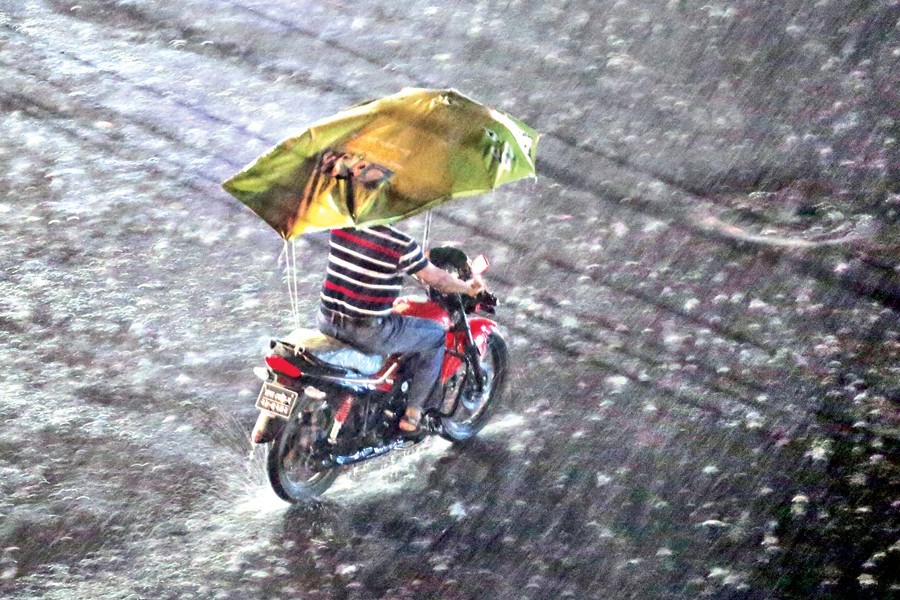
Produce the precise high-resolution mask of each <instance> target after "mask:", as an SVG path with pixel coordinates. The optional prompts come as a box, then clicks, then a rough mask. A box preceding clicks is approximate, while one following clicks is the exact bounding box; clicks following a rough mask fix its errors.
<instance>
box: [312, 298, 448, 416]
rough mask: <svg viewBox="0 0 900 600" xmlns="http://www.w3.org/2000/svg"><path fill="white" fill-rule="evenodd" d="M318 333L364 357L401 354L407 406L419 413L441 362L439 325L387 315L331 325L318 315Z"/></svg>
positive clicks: (442, 341)
mask: <svg viewBox="0 0 900 600" xmlns="http://www.w3.org/2000/svg"><path fill="white" fill-rule="evenodd" d="M316 324H317V325H318V327H319V331H321V332H322V333H324V334H325V335H330V336H331V337H333V338H337V339H339V340H341V341H342V342H345V343H347V344H350V345H351V346H353V347H354V348H356V349H357V350H360V351H362V352H365V353H367V354H394V353H398V352H399V353H403V354H404V355H405V359H404V363H405V364H406V365H407V366H408V367H409V369H410V370H409V373H411V379H410V382H409V390H408V398H409V400H408V406H410V407H412V408H418V409H420V410H421V409H422V408H423V407H424V406H425V401H426V400H427V399H428V395H429V394H430V393H431V390H432V388H433V387H434V384H435V383H436V382H437V380H438V376H440V374H441V365H442V364H443V362H444V344H445V342H446V339H447V331H446V330H445V329H444V327H443V326H442V325H441V324H440V323H436V322H435V321H431V320H429V319H420V318H419V317H404V316H401V315H397V314H390V315H387V316H385V317H381V318H379V319H377V320H375V321H373V322H365V323H364V324H356V323H354V322H353V321H345V322H339V323H332V322H331V321H330V320H329V319H327V318H326V317H325V316H324V315H323V314H322V313H321V311H320V312H319V313H318V314H317V315H316Z"/></svg>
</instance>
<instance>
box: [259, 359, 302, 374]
mask: <svg viewBox="0 0 900 600" xmlns="http://www.w3.org/2000/svg"><path fill="white" fill-rule="evenodd" d="M266 364H267V365H269V368H270V369H272V370H273V371H275V372H276V373H281V374H282V375H287V376H288V377H300V375H302V374H303V373H301V371H300V369H298V368H297V367H296V366H295V365H293V364H291V363H290V362H288V361H287V359H285V358H282V357H280V356H278V355H276V354H270V355H269V356H267V357H266Z"/></svg>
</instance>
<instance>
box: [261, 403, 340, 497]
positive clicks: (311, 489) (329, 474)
mask: <svg viewBox="0 0 900 600" xmlns="http://www.w3.org/2000/svg"><path fill="white" fill-rule="evenodd" d="M329 422H330V418H329V415H328V414H327V412H326V409H325V408H324V407H318V408H314V409H313V410H311V411H308V412H304V413H301V414H300V415H294V416H292V417H291V418H290V419H288V421H287V423H285V426H284V428H283V429H282V431H281V434H280V435H278V437H276V438H275V440H274V441H273V442H272V443H271V444H269V447H268V451H267V455H266V472H267V474H268V476H269V483H270V484H271V485H272V489H273V490H275V493H276V494H278V496H279V497H280V498H281V499H282V500H286V501H287V502H291V503H295V504H296V503H299V502H308V501H312V500H315V499H316V498H318V496H319V495H321V494H322V493H324V492H325V490H327V489H328V488H329V487H331V484H332V483H334V480H335V478H337V476H338V470H337V469H327V470H319V469H315V468H313V467H314V458H313V457H314V455H315V450H316V448H319V447H321V445H322V444H323V443H324V440H325V437H326V436H327V424H328V423H329Z"/></svg>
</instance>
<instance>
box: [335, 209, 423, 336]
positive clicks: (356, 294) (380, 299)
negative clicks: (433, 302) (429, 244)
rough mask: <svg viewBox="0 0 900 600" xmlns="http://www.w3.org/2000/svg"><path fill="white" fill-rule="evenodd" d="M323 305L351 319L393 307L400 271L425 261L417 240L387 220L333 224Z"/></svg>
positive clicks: (408, 271) (384, 312)
mask: <svg viewBox="0 0 900 600" xmlns="http://www.w3.org/2000/svg"><path fill="white" fill-rule="evenodd" d="M329 245H330V253H329V254H328V270H327V271H326V275H325V283H324V284H323V285H322V305H323V306H324V307H325V308H327V309H329V310H332V311H335V312H338V313H341V314H344V315H347V316H348V317H353V318H361V317H362V318H365V317H378V316H384V315H387V314H389V313H390V312H391V307H392V306H393V304H394V300H396V299H397V296H399V295H400V291H401V290H402V289H403V275H404V274H406V275H412V274H414V273H416V272H418V271H420V270H422V269H424V268H425V267H426V266H427V265H428V259H427V258H425V255H424V254H423V253H422V248H421V247H420V246H419V244H418V243H417V242H416V241H415V240H414V239H412V238H411V237H409V236H408V235H406V234H405V233H403V232H401V231H398V230H396V229H394V228H393V227H390V226H387V225H376V226H374V227H362V228H359V229H332V230H331V240H330V242H329Z"/></svg>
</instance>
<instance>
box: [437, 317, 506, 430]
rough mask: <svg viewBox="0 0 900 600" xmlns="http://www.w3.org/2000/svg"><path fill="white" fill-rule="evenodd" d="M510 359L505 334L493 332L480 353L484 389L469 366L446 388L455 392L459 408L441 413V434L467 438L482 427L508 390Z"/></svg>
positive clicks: (452, 392)
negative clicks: (479, 386)
mask: <svg viewBox="0 0 900 600" xmlns="http://www.w3.org/2000/svg"><path fill="white" fill-rule="evenodd" d="M508 363H509V352H508V350H507V348H506V341H505V340H504V339H503V336H501V335H500V334H499V333H497V332H494V333H492V334H490V336H489V337H488V340H487V347H486V348H485V352H484V354H483V355H482V356H481V370H482V372H483V373H484V379H485V382H484V383H485V389H484V392H482V393H481V394H479V393H478V391H477V387H478V386H477V384H476V383H475V376H474V374H473V373H472V372H471V368H470V367H467V368H466V373H465V374H464V375H463V376H462V379H461V380H460V382H459V383H458V384H456V385H455V386H452V387H451V389H448V390H447V392H448V393H450V394H455V395H456V399H455V402H454V404H455V406H456V408H455V410H454V411H453V414H452V415H449V416H442V417H441V437H443V438H445V439H448V440H450V441H451V442H464V441H466V440H468V439H471V438H472V437H473V436H474V435H475V434H477V433H478V432H479V431H481V429H482V428H483V427H484V426H485V425H486V424H487V422H488V419H490V416H491V413H492V412H493V409H494V407H495V405H496V404H497V402H498V401H499V399H500V398H501V397H502V396H503V393H504V391H505V390H506V370H507V365H508Z"/></svg>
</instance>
